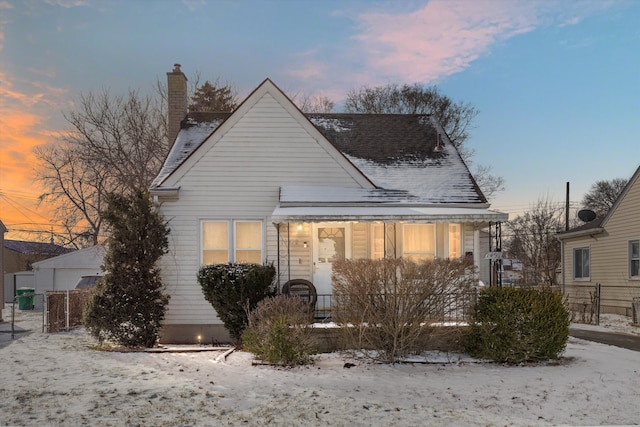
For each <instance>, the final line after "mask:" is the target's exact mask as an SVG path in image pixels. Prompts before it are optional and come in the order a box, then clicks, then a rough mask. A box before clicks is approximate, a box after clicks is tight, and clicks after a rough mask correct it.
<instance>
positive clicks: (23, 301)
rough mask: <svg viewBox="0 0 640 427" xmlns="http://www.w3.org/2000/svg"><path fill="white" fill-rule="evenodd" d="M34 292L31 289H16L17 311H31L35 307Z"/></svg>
mask: <svg viewBox="0 0 640 427" xmlns="http://www.w3.org/2000/svg"><path fill="white" fill-rule="evenodd" d="M35 291H36V290H35V289H33V288H18V289H16V294H17V295H18V309H19V310H33V308H34V307H35Z"/></svg>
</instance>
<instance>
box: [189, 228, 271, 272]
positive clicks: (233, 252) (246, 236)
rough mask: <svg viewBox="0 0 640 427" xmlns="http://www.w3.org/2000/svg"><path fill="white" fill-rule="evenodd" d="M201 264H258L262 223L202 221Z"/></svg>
mask: <svg viewBox="0 0 640 427" xmlns="http://www.w3.org/2000/svg"><path fill="white" fill-rule="evenodd" d="M201 241H202V250H201V256H202V264H203V265H209V264H226V263H229V262H235V263H243V264H245V263H246V264H262V221H237V220H232V221H203V222H202V240H201Z"/></svg>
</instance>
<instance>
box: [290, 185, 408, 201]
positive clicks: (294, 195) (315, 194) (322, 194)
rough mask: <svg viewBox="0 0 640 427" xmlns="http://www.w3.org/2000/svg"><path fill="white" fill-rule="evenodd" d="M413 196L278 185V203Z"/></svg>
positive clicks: (404, 192)
mask: <svg viewBox="0 0 640 427" xmlns="http://www.w3.org/2000/svg"><path fill="white" fill-rule="evenodd" d="M412 199H414V197H413V196H412V195H411V194H409V193H408V192H407V191H403V190H385V189H382V188H375V189H365V188H345V187H328V186H309V185H285V186H282V187H280V204H281V205H285V204H295V205H301V204H314V205H315V204H319V203H386V204H389V203H406V202H408V201H410V200H412Z"/></svg>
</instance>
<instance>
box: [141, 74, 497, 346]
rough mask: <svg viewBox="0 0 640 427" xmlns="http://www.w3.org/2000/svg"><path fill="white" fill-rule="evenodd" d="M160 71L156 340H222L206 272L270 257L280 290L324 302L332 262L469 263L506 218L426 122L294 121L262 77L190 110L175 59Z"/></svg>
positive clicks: (301, 117) (345, 117) (355, 117)
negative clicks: (201, 109) (300, 282)
mask: <svg viewBox="0 0 640 427" xmlns="http://www.w3.org/2000/svg"><path fill="white" fill-rule="evenodd" d="M167 76H168V83H169V85H168V87H169V128H170V133H171V129H172V128H173V129H174V133H175V134H177V137H176V138H175V142H174V144H173V146H172V148H171V150H170V153H169V155H168V157H167V159H166V161H165V163H164V166H163V167H162V169H161V171H160V173H159V174H158V176H157V177H156V179H155V181H154V182H153V184H152V188H151V194H152V196H153V197H154V200H155V201H156V203H157V204H158V206H159V210H160V213H161V214H162V215H163V216H164V218H166V219H167V220H168V222H169V226H170V228H171V234H170V236H169V241H170V243H169V253H168V254H167V255H165V256H164V257H163V258H162V259H161V263H160V267H161V269H162V274H163V279H164V281H165V283H166V284H167V287H168V292H169V293H170V295H171V299H170V301H169V308H168V311H167V316H166V319H165V325H164V327H163V331H162V336H161V340H162V341H163V342H193V341H194V340H195V339H196V337H197V336H201V337H202V340H203V341H204V342H211V341H212V340H224V339H226V337H227V335H226V332H225V330H224V328H223V327H222V323H221V321H220V320H219V319H218V318H217V317H216V314H215V311H214V310H213V308H212V307H211V305H210V304H209V303H208V302H207V301H206V300H205V299H204V297H203V294H202V291H201V288H200V286H199V284H198V282H197V273H198V270H199V268H200V266H202V265H206V264H213V263H226V262H255V263H264V262H267V263H273V264H274V266H275V267H276V269H277V275H278V283H279V285H280V286H282V285H284V284H285V283H286V282H287V281H289V280H292V279H305V280H308V281H310V282H312V283H313V284H314V286H315V288H316V290H317V293H318V294H319V295H325V294H326V295H330V294H331V290H332V286H331V268H332V262H333V260H335V259H338V258H342V257H347V258H381V257H385V256H393V257H399V256H405V257H411V258H414V259H425V258H435V257H438V258H440V257H444V258H447V257H451V258H454V257H462V256H467V257H470V258H472V259H473V260H474V263H475V264H476V265H479V264H480V263H482V262H485V261H484V253H485V252H488V251H489V248H488V247H486V248H484V247H480V237H479V236H480V230H481V229H485V228H487V227H489V225H490V224H495V223H499V222H501V221H505V220H506V219H507V215H506V214H504V213H500V212H496V211H492V210H490V209H489V203H487V200H486V198H485V197H484V195H483V194H482V192H481V191H480V189H479V188H478V186H477V184H476V182H475V180H474V179H473V177H472V176H471V174H470V172H469V170H468V168H467V166H466V165H465V163H464V162H463V161H462V159H461V158H460V155H459V153H458V152H457V150H456V149H455V147H454V146H453V145H452V144H451V142H450V141H449V139H448V137H447V135H446V133H445V132H444V131H443V129H442V128H441V126H440V125H439V124H438V122H437V121H435V120H434V119H433V117H431V116H428V115H368V114H304V113H302V112H301V111H300V110H299V109H298V108H297V107H296V106H295V105H294V104H293V103H292V102H291V100H290V99H289V98H288V97H287V96H286V95H285V94H284V93H283V92H282V91H281V90H280V89H279V88H278V87H277V86H276V85H275V84H274V83H273V82H272V81H271V80H269V79H267V80H265V81H264V82H262V83H261V84H260V85H259V86H258V87H257V88H256V89H255V90H254V91H253V92H252V93H251V94H250V95H249V96H248V97H247V98H246V99H245V100H244V102H242V104H241V105H240V106H238V108H237V109H236V110H235V111H234V112H233V113H215V114H214V113H189V114H187V111H186V105H187V95H186V77H184V74H183V73H182V72H181V71H180V67H179V65H176V68H175V69H174V70H173V71H172V72H169V73H167ZM176 118H177V119H176ZM183 119H184V120H183ZM176 120H177V123H180V122H181V126H177V125H175V124H174V125H173V126H172V123H176ZM322 301H323V300H322V298H319V304H323V303H322ZM324 304H326V303H324Z"/></svg>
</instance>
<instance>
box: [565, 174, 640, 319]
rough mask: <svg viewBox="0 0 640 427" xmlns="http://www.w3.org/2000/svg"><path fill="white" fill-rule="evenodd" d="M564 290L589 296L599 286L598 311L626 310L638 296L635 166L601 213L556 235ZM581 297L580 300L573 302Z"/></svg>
mask: <svg viewBox="0 0 640 427" xmlns="http://www.w3.org/2000/svg"><path fill="white" fill-rule="evenodd" d="M558 239H560V242H561V243H562V266H563V267H562V274H561V283H562V285H563V289H564V292H565V294H568V295H569V296H570V297H571V295H572V294H576V295H577V294H580V293H581V292H579V291H580V289H582V290H583V291H584V292H582V295H583V296H584V298H586V299H588V298H587V297H588V295H589V293H588V291H591V292H593V291H594V289H595V285H596V284H598V283H599V284H600V285H601V301H600V306H601V310H602V312H604V313H618V314H626V315H629V311H630V309H631V305H632V302H633V298H634V297H640V167H639V168H638V169H637V170H636V172H635V173H634V174H633V176H632V177H631V179H630V180H629V182H628V183H627V185H626V187H625V188H624V189H623V191H622V193H621V194H620V196H619V197H618V199H617V200H616V202H615V203H614V205H613V206H612V208H611V209H610V210H609V212H608V213H607V214H606V215H605V216H604V217H601V218H596V219H595V220H593V221H591V222H587V223H585V224H583V225H581V226H579V227H576V228H573V229H571V230H569V231H567V232H564V233H560V234H558ZM573 302H580V301H573Z"/></svg>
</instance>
